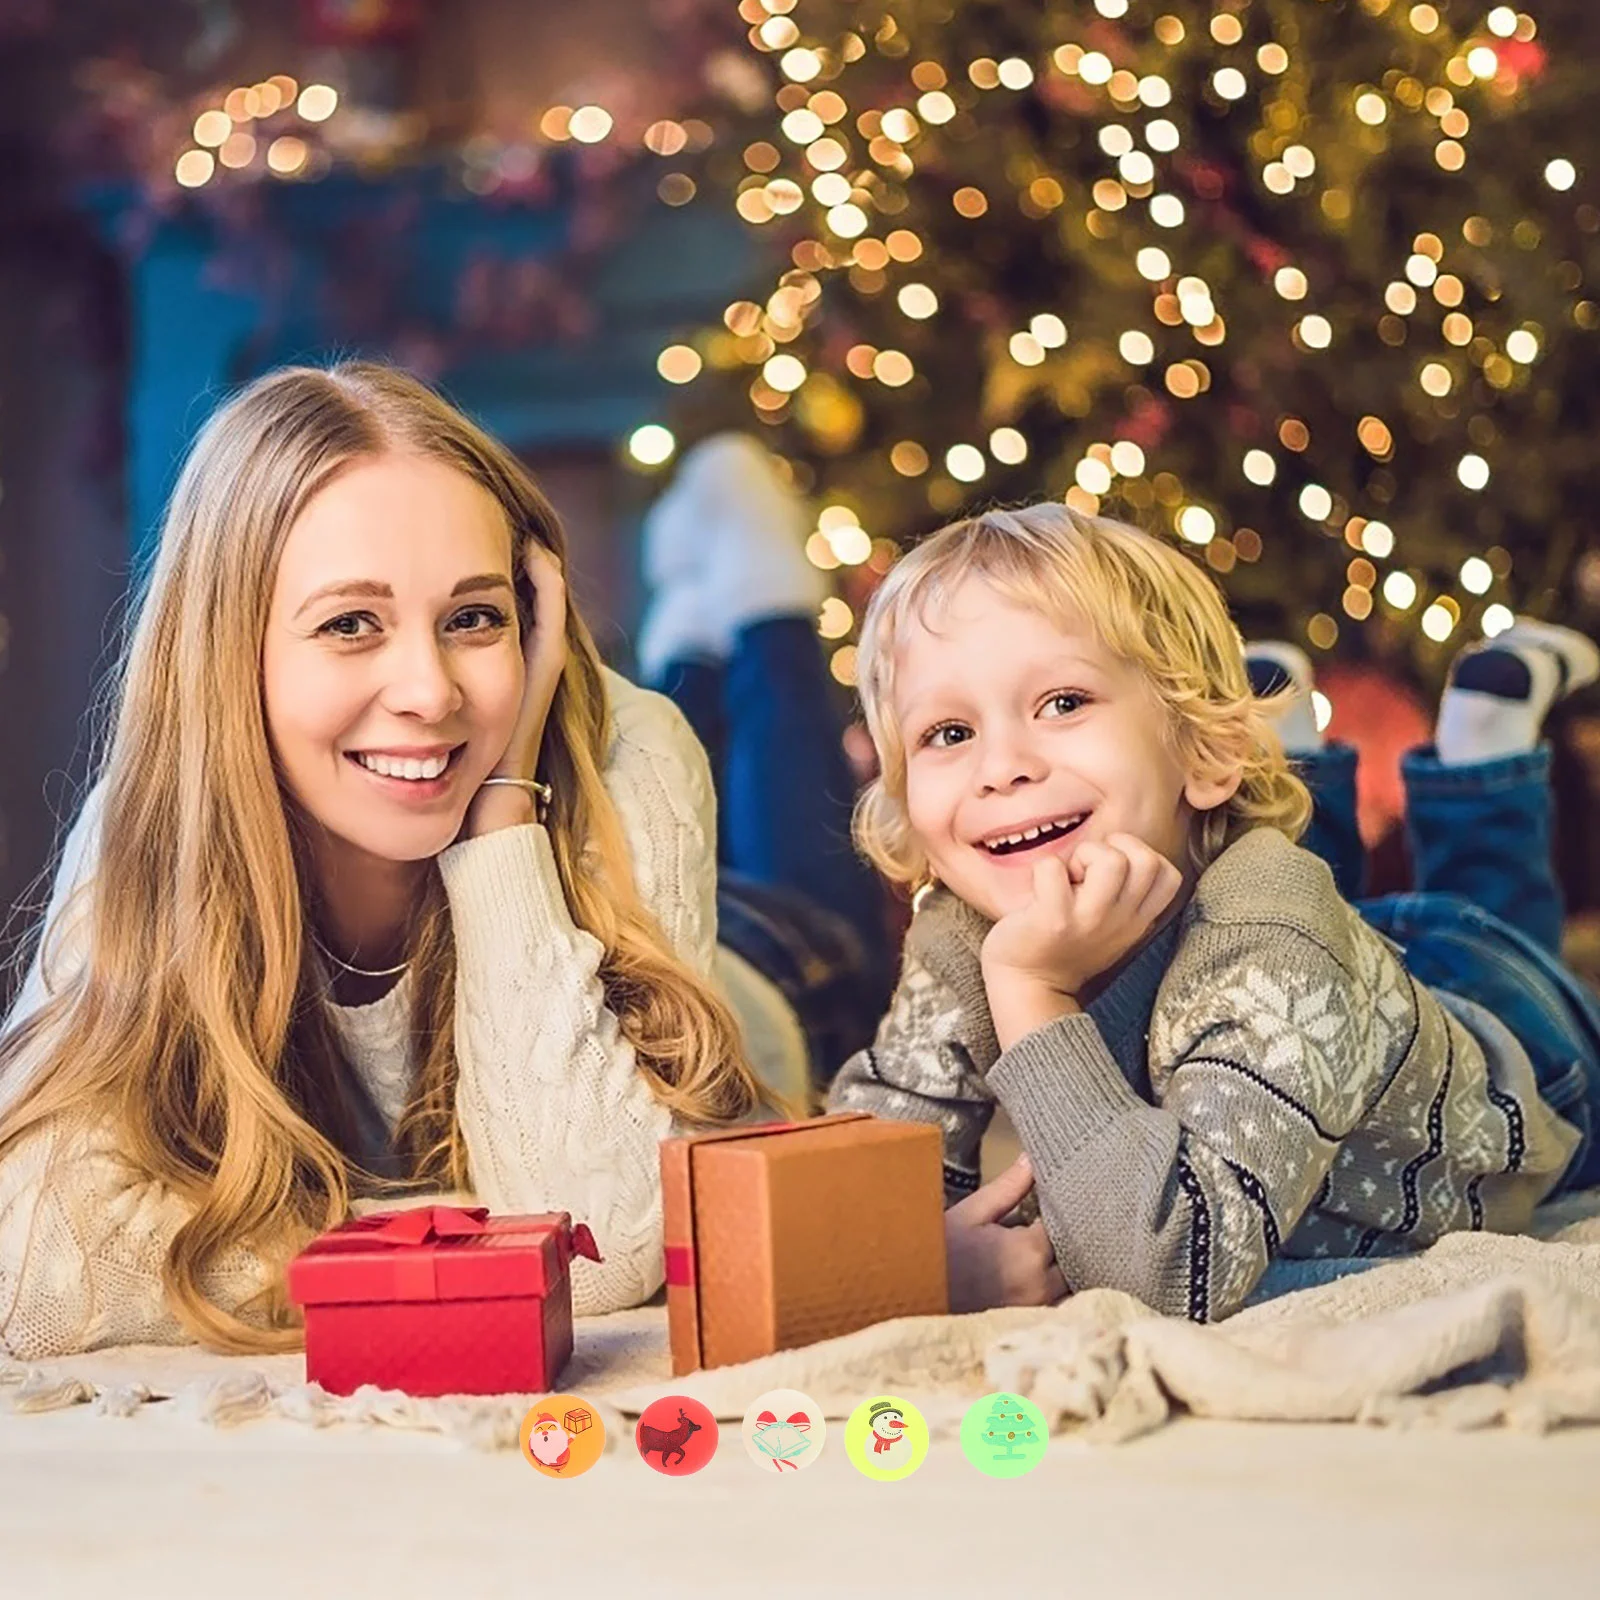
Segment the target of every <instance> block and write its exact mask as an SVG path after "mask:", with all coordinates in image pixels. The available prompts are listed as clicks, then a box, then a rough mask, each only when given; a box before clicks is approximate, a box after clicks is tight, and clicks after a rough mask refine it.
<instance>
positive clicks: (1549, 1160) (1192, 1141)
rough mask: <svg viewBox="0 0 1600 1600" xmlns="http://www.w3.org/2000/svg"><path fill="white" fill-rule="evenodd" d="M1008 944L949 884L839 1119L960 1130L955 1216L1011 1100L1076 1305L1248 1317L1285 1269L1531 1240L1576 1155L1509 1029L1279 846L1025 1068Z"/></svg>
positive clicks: (1255, 849)
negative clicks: (1114, 1297)
mask: <svg viewBox="0 0 1600 1600" xmlns="http://www.w3.org/2000/svg"><path fill="white" fill-rule="evenodd" d="M989 926H990V924H989V923H988V922H987V921H986V920H985V919H984V918H983V917H982V916H981V915H979V913H977V912H976V911H973V910H972V909H971V908H970V907H968V906H966V905H964V904H963V903H962V902H961V901H959V900H957V899H956V898H955V897H954V896H953V895H951V894H950V893H949V892H948V891H947V890H945V889H942V888H941V889H936V890H934V891H933V892H932V893H931V894H930V895H928V896H927V897H926V898H925V899H924V901H923V903H922V905H921V906H920V907H919V909H918V911H917V914H916V916H915V918H914V919H913V921H912V927H911V932H910V934H909V936H908V938H907V942H906V954H905V957H904V963H903V966H902V970H901V976H900V983H899V987H898V989H897V991H896V993H895V997H894V1000H893V1002H892V1004H891V1007H890V1010H889V1012H888V1014H887V1015H886V1016H885V1018H884V1019H883V1022H882V1023H881V1024H880V1026H879V1029H878V1034H877V1038H876V1040H875V1042H874V1044H873V1045H872V1046H871V1047H870V1048H869V1049H866V1050H863V1051H861V1052H859V1053H858V1054H857V1055H855V1056H853V1057H852V1058H851V1059H850V1060H849V1061H848V1062H847V1063H846V1064H845V1066H844V1067H843V1068H842V1069H841V1070H840V1072H839V1074H838V1076H837V1078H836V1079H835V1080H834V1084H833V1088H832V1090H831V1092H830V1096H829V1108H830V1109H832V1110H866V1111H872V1112H876V1113H877V1114H879V1115H881V1116H888V1117H900V1118H904V1119H914V1120H919V1121H928V1122H936V1123H939V1124H941V1125H942V1127H943V1130H944V1139H945V1178H946V1198H947V1202H949V1201H953V1200H955V1199H958V1198H960V1196H961V1195H963V1194H965V1193H968V1192H970V1191H971V1189H972V1188H974V1187H975V1186H976V1184H977V1174H978V1149H979V1145H980V1143H981V1141H982V1138H983V1133H984V1130H985V1128H986V1127H987V1126H988V1123H989V1120H990V1118H991V1116H992V1115H993V1111H994V1106H995V1103H996V1102H997V1101H998V1102H999V1103H1000V1104H1002V1105H1003V1106H1004V1107H1005V1109H1006V1111H1007V1113H1008V1115H1009V1116H1010V1117H1011V1120H1012V1122H1013V1123H1014V1124H1015V1126H1016V1128H1017V1131H1018V1134H1019V1135H1020V1137H1021V1140H1022V1144H1023V1148H1024V1149H1025V1150H1026V1151H1027V1153H1028V1155H1029V1157H1030V1158H1031V1160H1032V1163H1033V1168H1034V1174H1035V1190H1036V1193H1037V1197H1038V1206H1039V1211H1040V1214H1041V1215H1042V1216H1043V1219H1044V1223H1045V1228H1046V1231H1047V1233H1048V1235H1049V1237H1050V1240H1051V1243H1052V1245H1053V1246H1054V1249H1055V1256H1056V1261H1057V1263H1058V1264H1059V1266H1060V1268H1061V1271H1062V1273H1063V1275H1064V1276H1065V1278H1066V1280H1067V1283H1068V1284H1069V1285H1070V1286H1071V1287H1072V1288H1074V1289H1085V1288H1092V1287H1099V1286H1106V1287H1111V1288H1117V1289H1123V1290H1126V1291H1127V1292H1129V1293H1131V1294H1134V1295H1136V1296H1138V1298H1139V1299H1141V1300H1143V1301H1144V1302H1145V1304H1147V1305H1149V1306H1151V1307H1152V1308H1153V1309H1155V1310H1157V1311H1162V1312H1166V1313H1169V1314H1175V1315H1180V1316H1188V1317H1191V1318H1193V1319H1195V1320H1197V1321H1207V1320H1213V1319H1217V1318H1221V1317H1225V1316H1227V1315H1229V1314H1230V1313H1231V1312H1233V1311H1235V1310H1237V1309H1238V1308H1239V1306H1240V1305H1242V1304H1243V1302H1244V1300H1245V1299H1246V1297H1247V1296H1248V1295H1249V1294H1250V1292H1251V1290H1252V1289H1253V1288H1254V1287H1255V1285H1256V1283H1257V1281H1258V1280H1259V1278H1260V1277H1261V1274H1262V1272H1263V1271H1264V1270H1265V1269H1266V1266H1267V1263H1268V1262H1269V1261H1271V1260H1272V1259H1273V1258H1274V1257H1275V1256H1278V1255H1280V1254H1281V1255H1288V1256H1355V1255H1373V1254H1390V1253H1394V1252H1398V1251H1402V1250H1406V1249H1409V1248H1412V1247H1415V1246H1419V1245H1422V1244H1426V1243H1429V1242H1431V1241H1432V1240H1434V1239H1436V1238H1437V1237H1439V1235H1440V1234H1443V1233H1446V1232H1449V1231H1451V1230H1453V1229H1461V1228H1473V1229H1492V1230H1496V1231H1500V1232H1514V1231H1516V1230H1518V1229H1520V1228H1523V1227H1525V1226H1526V1225H1527V1222H1528V1219H1529V1217H1530V1215H1531V1213H1532V1211H1533V1208H1534V1206H1535V1205H1536V1204H1537V1203H1538V1202H1539V1201H1540V1200H1541V1199H1543V1198H1544V1196H1545V1195H1546V1194H1547V1193H1549V1191H1550V1190H1551V1189H1552V1188H1553V1187H1554V1186H1555V1184H1556V1182H1557V1181H1558V1180H1559V1178H1560V1175H1561V1173H1562V1171H1563V1170H1564V1168H1565V1167H1566V1165H1567V1163H1568V1161H1569V1160H1570V1158H1571V1156H1572V1153H1573V1151H1574V1150H1575V1149H1576V1147H1577V1143H1578V1134H1577V1132H1576V1131H1575V1130H1574V1129H1573V1128H1571V1127H1570V1126H1569V1125H1568V1124H1567V1123H1566V1122H1565V1121H1563V1120H1562V1119H1561V1118H1560V1117H1558V1116H1557V1115H1556V1113H1555V1112H1554V1111H1553V1110H1551V1109H1550V1108H1549V1107H1548V1106H1547V1105H1546V1104H1545V1103H1544V1101H1543V1100H1541V1099H1540V1097H1539V1093H1538V1089H1537V1086H1536V1083H1535V1080H1534V1076H1533V1068H1532V1065H1531V1063H1530V1062H1529V1060H1528V1057H1527V1054H1526V1052H1525V1051H1524V1050H1523V1049H1522V1047H1521V1045H1520V1044H1518V1043H1517V1041H1516V1040H1515V1039H1514V1038H1513V1037H1512V1035H1511V1034H1510V1032H1509V1031H1508V1030H1507V1029H1506V1028H1505V1026H1504V1025H1503V1024H1502V1023H1500V1022H1499V1021H1498V1020H1497V1019H1496V1018H1495V1017H1493V1016H1492V1015H1490V1014H1489V1013H1488V1012H1487V1011H1485V1010H1484V1009H1483V1008H1482V1007H1480V1006H1477V1005H1474V1004H1473V1003H1472V1002H1470V1001H1467V1000H1463V999H1460V998H1458V997H1456V996H1454V995H1449V994H1445V993H1442V992H1439V991H1435V990H1430V989H1427V988H1425V987H1423V986H1422V985H1421V984H1419V983H1417V982H1415V981H1414V980H1413V979H1412V978H1411V977H1410V975H1409V974H1408V973H1407V972H1406V969H1405V967H1404V965H1403V963H1402V961H1401V959H1400V955H1399V952H1398V951H1397V949H1396V947H1395V946H1393V945H1392V944H1391V943H1390V942H1389V941H1388V940H1386V939H1384V938H1383V937H1382V936H1381V935H1380V934H1378V933H1377V932H1375V931H1374V930H1373V929H1372V928H1371V927H1369V926H1368V925H1367V924H1366V923H1365V922H1364V921H1362V919H1361V917H1360V915H1359V914H1358V913H1357V912H1356V911H1355V910H1354V909H1353V908H1352V907H1351V906H1349V905H1348V904H1347V903H1346V902H1345V901H1344V900H1343V899H1342V898H1341V897H1340V895H1339V893H1338V891H1337V890H1336V889H1335V887H1334V883H1333V876H1332V874H1331V873H1330V872H1329V870H1328V868H1327V867H1326V865H1325V864H1324V863H1323V862H1322V861H1320V860H1319V859H1318V858H1317V857H1316V856H1314V855H1312V854H1311V853H1310V852H1309V851H1307V850H1302V849H1300V848H1299V847H1298V846H1296V845H1294V844H1292V843H1291V842H1290V841H1289V840H1288V839H1287V838H1285V837H1284V836H1283V835H1282V834H1280V833H1277V832H1276V831H1274V830H1270V829H1265V828H1263V829H1257V830H1255V831H1253V832H1251V833H1248V834H1246V835H1245V836H1244V837H1243V838H1241V839H1239V840H1238V841H1236V842H1235V843H1234V844H1233V845H1231V846H1230V847H1229V848H1228V849H1227V850H1226V851H1224V852H1223V854H1222V855H1221V856H1219V857H1218V858H1217V860H1216V861H1214V862H1213V863H1212V864H1211V866H1210V867H1209V868H1208V869H1207V870H1206V871H1205V872H1204V873H1203V874H1202V875H1201V877H1200V880H1199V882H1198V883H1197V884H1196V886H1195V890H1194V893H1193V895H1192V897H1191V899H1190V901H1189V903H1188V905H1187V906H1186V907H1185V908H1184V910H1183V912H1182V914H1181V916H1180V917H1178V918H1177V919H1175V920H1174V921H1173V922H1172V923H1170V924H1169V925H1168V927H1167V928H1166V929H1165V930H1164V931H1163V932H1162V933H1161V934H1159V935H1158V936H1157V937H1156V938H1155V939H1153V940H1152V941H1151V942H1150V943H1149V944H1148V945H1147V946H1146V947H1145V948H1144V949H1143V950H1142V951H1141V952H1140V953H1139V954H1138V955H1137V956H1135V958H1134V959H1133V960H1132V961H1131V962H1128V963H1126V964H1125V965H1124V968H1123V970H1122V971H1121V972H1120V973H1119V974H1118V975H1117V976H1116V977H1115V978H1114V980H1113V981H1112V982H1111V983H1110V984H1109V985H1108V986H1107V987H1106V989H1105V991H1104V993H1102V994H1101V995H1100V996H1098V997H1097V998H1096V999H1095V1000H1094V1001H1092V1002H1091V1003H1090V1004H1089V1005H1088V1006H1087V1007H1086V1008H1085V1010H1084V1011H1083V1012H1081V1013H1079V1014H1076V1015H1073V1016H1068V1017H1063V1018H1061V1019H1060V1020H1058V1021H1056V1022H1053V1023H1050V1024H1049V1025H1047V1026H1046V1027H1043V1028H1040V1029H1038V1030H1036V1031H1035V1032H1033V1033H1031V1034H1029V1035H1028V1036H1027V1037H1025V1038H1023V1039H1019V1040H1018V1041H1017V1042H1016V1043H1015V1044H1014V1045H1012V1047H1011V1048H1010V1049H1009V1050H1007V1051H1005V1052H1004V1053H1002V1052H1001V1051H1000V1049H999V1045H998V1042H997V1040H996V1038H995V1033H994V1026H993V1023H992V1021H991V1020H990V1017H989V1009H988V998H987V994H986V991H985V989H984V984H983V975H982V971H981V968H980V966H979V955H980V951H981V947H982V942H983V937H984V935H985V934H986V933H987V932H988V929H989ZM1145 1026H1147V1027H1148V1037H1147V1038H1146V1036H1145Z"/></svg>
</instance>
